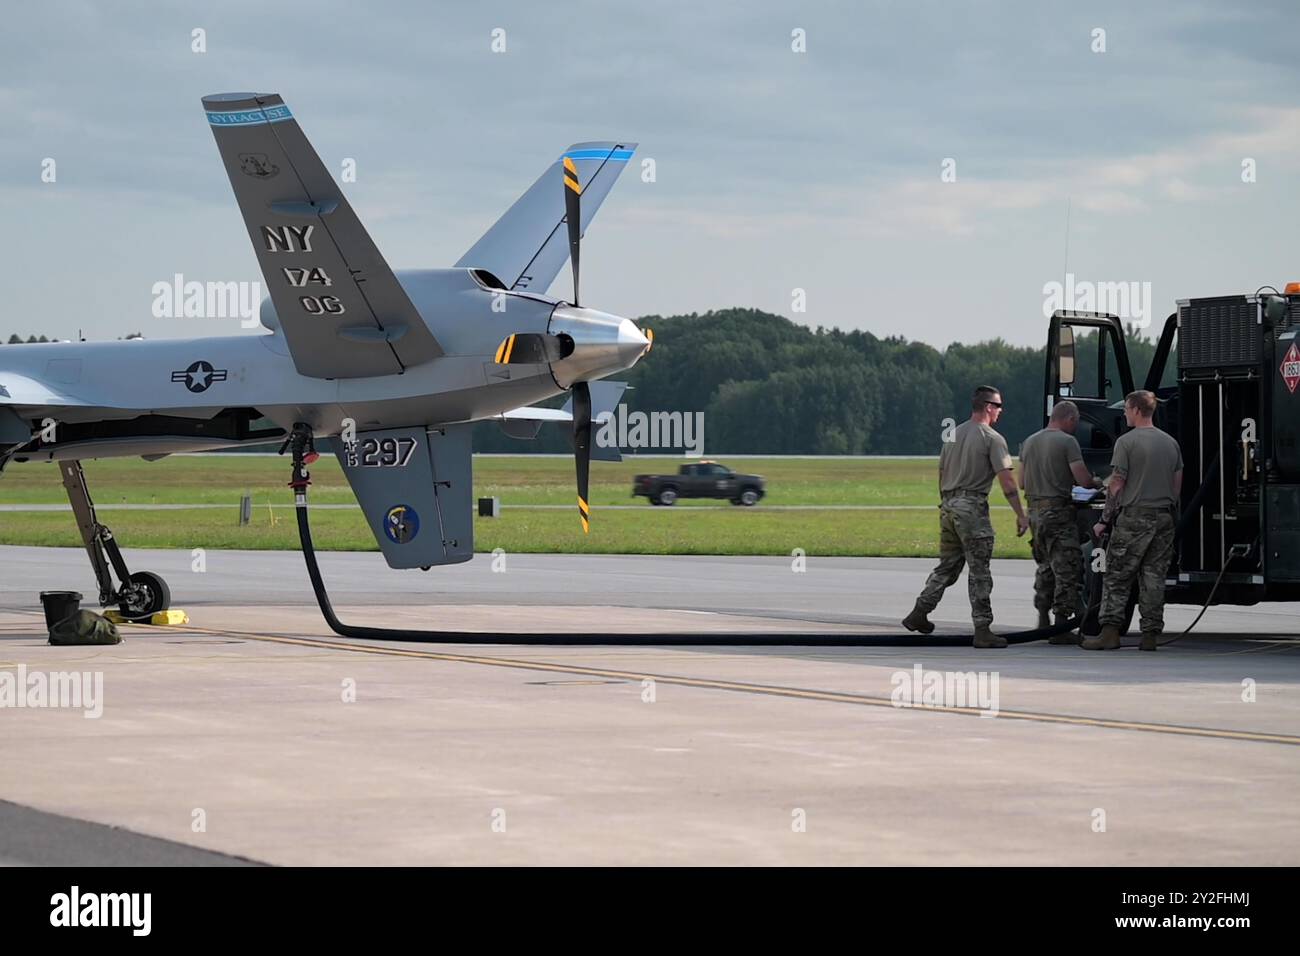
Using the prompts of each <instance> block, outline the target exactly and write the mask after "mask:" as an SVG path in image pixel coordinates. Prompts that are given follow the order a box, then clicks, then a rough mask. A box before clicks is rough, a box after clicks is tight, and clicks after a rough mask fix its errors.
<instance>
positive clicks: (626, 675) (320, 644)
mask: <svg viewBox="0 0 1300 956" xmlns="http://www.w3.org/2000/svg"><path fill="white" fill-rule="evenodd" d="M126 626H127V627H143V626H145V625H126ZM148 626H149V627H150V629H151V630H153V631H162V630H172V629H173V628H170V627H160V626H157V625H148ZM175 630H180V631H194V632H196V633H200V634H215V635H218V636H221V637H242V638H246V639H247V640H250V641H265V642H267V643H269V644H287V645H292V646H298V647H316V648H324V649H326V650H339V651H352V652H354V653H358V654H378V655H381V656H388V657H413V658H419V659H422V660H433V661H444V662H448V663H456V664H480V665H485V666H488V667H506V668H510V669H513V670H529V671H545V672H547V673H554V674H577V675H579V676H582V677H615V678H619V679H621V680H631V681H642V680H653V681H656V682H658V683H661V684H668V685H670V686H674V687H696V688H701V689H705V690H725V691H734V692H738V693H746V694H762V695H765V696H770V697H788V698H793V699H795V700H820V701H826V702H829V703H836V704H857V705H859V706H863V707H887V708H889V709H890V710H912V711H930V712H936V713H945V714H964V715H967V716H973V717H984V715H985V713H986V712H985V711H982V710H979V709H978V708H975V707H945V706H940V705H934V706H922V707H897V706H895V705H894V702H893V701H892V700H890V699H889V698H888V697H868V696H866V695H860V694H844V693H839V692H837V691H821V690H805V689H803V688H799V687H781V686H778V685H773V684H748V683H744V682H741V681H728V680H710V679H707V678H698V677H680V676H674V675H668V674H649V673H644V672H641V671H622V670H614V669H613V668H606V667H588V666H583V665H578V664H554V663H551V662H548V661H526V660H519V659H517V658H510V657H477V656H474V655H472V654H452V653H446V652H442V651H422V650H412V649H409V648H404V647H384V646H371V645H366V644H356V643H352V642H350V641H342V640H328V639H325V640H322V639H319V638H306V637H287V636H285V635H280V634H251V633H249V632H247V631H229V630H218V629H216V628H205V627H196V626H194V625H192V624H190V625H186V626H185V627H181V628H175ZM555 636H556V637H557V638H562V637H563V636H564V635H563V634H556V635H555ZM755 636H756V637H757V636H759V635H758V634H755ZM617 639H618V635H617V634H611V635H610V640H611V642H616V641H617ZM612 646H616V644H614V645H612ZM667 646H672V645H671V644H669V645H667ZM636 649H638V650H640V649H641V648H636ZM995 716H996V717H997V718H999V719H1004V720H1027V721H1032V722H1035V723H1047V724H1066V725H1070V726H1076V727H1102V728H1106V729H1110V730H1135V731H1142V732H1144V733H1154V734H1173V735H1175V736H1181V737H1209V738H1211V739H1215V740H1244V741H1251V742H1254V743H1270V744H1285V745H1288V746H1292V747H1297V746H1300V737H1297V736H1293V735H1291V734H1270V733H1263V732H1257V731H1252V730H1226V729H1222V728H1218V727H1184V726H1180V725H1178V724H1152V723H1146V722H1143V721H1137V720H1110V719H1107V718H1104V717H1076V716H1072V715H1069V714H1045V713H1040V712H1035V711H1022V710H999V711H998V712H997V714H996V715H995ZM986 719H987V718H986Z"/></svg>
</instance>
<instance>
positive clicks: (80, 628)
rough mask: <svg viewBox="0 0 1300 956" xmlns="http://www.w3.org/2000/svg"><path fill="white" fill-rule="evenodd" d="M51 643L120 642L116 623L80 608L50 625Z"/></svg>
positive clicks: (120, 636)
mask: <svg viewBox="0 0 1300 956" xmlns="http://www.w3.org/2000/svg"><path fill="white" fill-rule="evenodd" d="M50 643H51V644H121V643H122V635H121V634H119V633H118V632H117V625H116V624H114V623H113V622H112V621H110V620H109V619H108V618H106V617H104V616H103V615H102V614H96V613H95V612H94V611H87V610H85V609H82V610H80V611H78V612H77V613H76V614H73V615H70V616H69V617H65V618H64V619H63V620H61V621H59V622H58V623H57V624H54V625H51V627H50Z"/></svg>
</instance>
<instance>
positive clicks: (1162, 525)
mask: <svg viewBox="0 0 1300 956" xmlns="http://www.w3.org/2000/svg"><path fill="white" fill-rule="evenodd" d="M1155 409H1156V397H1155V395H1153V394H1152V393H1151V392H1148V391H1137V392H1133V393H1132V394H1130V395H1129V396H1128V398H1126V399H1125V401H1124V417H1125V418H1126V419H1127V420H1128V423H1129V424H1130V425H1131V426H1133V427H1132V430H1130V431H1127V432H1125V433H1124V434H1123V435H1121V436H1120V438H1119V441H1117V442H1116V443H1115V452H1114V455H1113V457H1112V459H1111V466H1112V468H1113V469H1114V471H1113V473H1112V474H1111V479H1110V487H1109V489H1108V491H1107V495H1106V507H1105V510H1104V511H1103V512H1102V520H1101V522H1100V523H1098V524H1097V525H1096V526H1095V527H1094V529H1093V530H1094V531H1095V532H1096V534H1097V536H1098V537H1099V538H1100V537H1101V535H1102V534H1104V533H1105V530H1106V526H1107V524H1108V522H1109V521H1110V519H1111V518H1112V517H1113V516H1114V513H1115V511H1116V509H1118V510H1119V518H1118V519H1117V520H1116V521H1115V526H1114V529H1113V530H1112V531H1111V533H1110V540H1109V542H1108V543H1107V545H1106V573H1105V576H1104V578H1103V580H1102V595H1101V613H1100V614H1099V615H1098V617H1099V620H1100V621H1101V625H1102V629H1101V634H1100V635H1098V636H1097V637H1094V638H1090V639H1088V640H1086V641H1084V642H1083V646H1084V648H1085V649H1086V650H1090V651H1109V650H1114V649H1115V648H1117V647H1119V632H1120V629H1121V628H1122V627H1123V626H1124V623H1125V617H1126V614H1125V612H1126V610H1127V608H1128V599H1129V595H1130V594H1131V593H1132V591H1133V582H1134V580H1135V579H1136V581H1137V585H1138V614H1139V620H1140V622H1141V627H1142V645H1141V646H1142V650H1144V651H1154V650H1155V649H1156V647H1157V646H1159V642H1158V640H1157V636H1158V635H1159V634H1160V632H1161V631H1163V630H1164V623H1165V617H1164V611H1165V575H1166V574H1167V573H1168V572H1169V564H1170V561H1171V560H1172V558H1173V553H1174V530H1175V528H1176V526H1177V518H1176V516H1177V509H1178V500H1179V496H1180V494H1181V493H1182V486H1183V453H1182V449H1180V448H1179V447H1178V442H1176V441H1174V439H1173V438H1171V437H1170V436H1169V435H1167V434H1165V433H1164V432H1162V431H1161V430H1160V429H1158V428H1156V427H1155V426H1154V425H1153V424H1152V422H1151V419H1152V416H1153V415H1154V414H1155Z"/></svg>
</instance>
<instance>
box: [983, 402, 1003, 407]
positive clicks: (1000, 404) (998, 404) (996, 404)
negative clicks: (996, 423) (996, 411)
mask: <svg viewBox="0 0 1300 956" xmlns="http://www.w3.org/2000/svg"><path fill="white" fill-rule="evenodd" d="M984 404H985V405H992V406H993V407H994V408H1001V407H1002V403H1001V402H985V403H984Z"/></svg>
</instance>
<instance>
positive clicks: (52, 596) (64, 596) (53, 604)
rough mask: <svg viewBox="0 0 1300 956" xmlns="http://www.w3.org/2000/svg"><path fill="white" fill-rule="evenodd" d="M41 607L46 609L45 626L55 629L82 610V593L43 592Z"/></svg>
mask: <svg viewBox="0 0 1300 956" xmlns="http://www.w3.org/2000/svg"><path fill="white" fill-rule="evenodd" d="M41 607H43V608H45V626H46V627H53V626H54V625H55V624H58V623H59V622H60V621H62V620H64V619H66V618H69V617H72V615H74V614H76V613H77V612H78V611H79V610H81V592H80V591H42V592H41Z"/></svg>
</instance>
